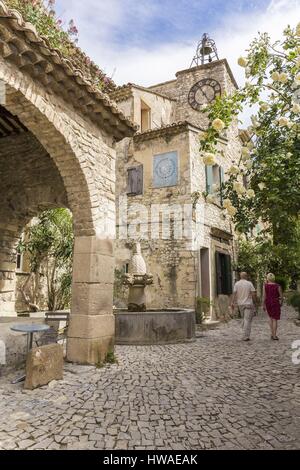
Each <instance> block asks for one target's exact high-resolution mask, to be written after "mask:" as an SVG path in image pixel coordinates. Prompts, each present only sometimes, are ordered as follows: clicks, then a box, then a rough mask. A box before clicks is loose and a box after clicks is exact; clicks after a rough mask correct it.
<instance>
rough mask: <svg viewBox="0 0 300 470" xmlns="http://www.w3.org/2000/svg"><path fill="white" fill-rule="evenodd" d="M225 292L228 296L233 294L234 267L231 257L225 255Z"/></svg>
mask: <svg viewBox="0 0 300 470" xmlns="http://www.w3.org/2000/svg"><path fill="white" fill-rule="evenodd" d="M224 284H225V292H224V294H226V295H231V294H232V267H231V256H230V255H225V283H224Z"/></svg>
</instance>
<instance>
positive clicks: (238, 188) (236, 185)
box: [233, 181, 246, 194]
mask: <svg viewBox="0 0 300 470" xmlns="http://www.w3.org/2000/svg"><path fill="white" fill-rule="evenodd" d="M233 189H234V191H236V192H237V193H238V194H245V192H246V188H245V187H244V186H243V185H242V183H239V182H238V181H236V182H235V183H233Z"/></svg>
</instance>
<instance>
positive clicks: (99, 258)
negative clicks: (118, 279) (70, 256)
mask: <svg viewBox="0 0 300 470" xmlns="http://www.w3.org/2000/svg"><path fill="white" fill-rule="evenodd" d="M113 280H114V258H113V256H109V255H108V256H106V255H99V254H92V255H91V254H88V253H87V254H85V253H75V256H74V263H73V281H74V282H90V283H107V284H110V283H111V284H112V283H113Z"/></svg>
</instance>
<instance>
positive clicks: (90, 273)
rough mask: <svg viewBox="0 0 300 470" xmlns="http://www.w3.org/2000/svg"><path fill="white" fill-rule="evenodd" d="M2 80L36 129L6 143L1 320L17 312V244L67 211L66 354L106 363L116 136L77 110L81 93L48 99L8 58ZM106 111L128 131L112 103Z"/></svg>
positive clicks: (0, 168) (13, 104)
mask: <svg viewBox="0 0 300 470" xmlns="http://www.w3.org/2000/svg"><path fill="white" fill-rule="evenodd" d="M61 73H62V72H61ZM0 79H1V80H3V81H4V82H5V84H6V97H5V98H6V102H5V108H6V110H7V111H9V112H10V113H12V114H13V115H15V116H17V117H18V119H19V120H20V121H21V123H22V124H23V126H25V127H26V128H27V129H28V131H29V132H28V133H24V135H22V136H20V137H18V136H17V137H16V136H14V139H13V140H12V141H11V142H9V143H8V141H6V142H4V140H2V152H1V157H0V158H1V159H2V163H3V165H0V172H1V173H2V174H1V178H0V179H1V188H0V195H1V198H0V201H2V205H1V203H0V211H1V226H0V252H1V254H0V310H1V312H0V314H1V315H3V314H4V315H6V314H7V313H13V312H14V301H15V299H14V289H12V287H13V286H14V283H15V271H14V270H15V262H16V245H17V242H18V239H19V237H20V234H21V231H22V229H23V228H24V226H25V224H26V223H27V222H28V221H29V219H30V218H31V217H32V216H35V215H37V214H38V213H39V212H40V211H41V210H43V209H46V208H49V207H57V206H62V205H63V206H67V207H68V208H69V209H70V210H71V211H72V213H73V220H74V232H75V249H74V268H73V290H72V291H73V295H72V312H71V313H72V315H71V319H70V328H69V339H68V344H67V355H68V359H69V360H70V361H73V362H81V363H98V362H101V361H103V360H104V358H105V355H106V353H107V351H108V350H111V349H112V348H113V342H114V317H113V314H112V284H113V266H114V258H113V250H112V241H111V239H112V238H113V236H114V233H115V194H114V193H115V149H114V135H113V133H111V134H110V133H109V132H108V131H106V130H105V131H104V130H103V129H102V127H101V126H99V125H97V124H95V122H93V121H92V120H90V119H89V117H88V113H85V114H81V113H80V111H79V112H78V103H75V101H76V100H77V97H76V96H75V95H74V94H73V95H71V94H70V95H69V97H70V99H69V101H66V100H64V99H63V98H62V97H61V95H60V94H59V93H57V94H56V93H55V92H53V90H52V91H51V93H49V90H48V87H46V86H44V84H43V82H41V81H38V80H36V81H35V80H34V79H33V78H32V77H30V76H29V75H27V74H26V73H25V74H24V72H23V71H20V70H19V68H18V67H17V66H16V65H15V64H13V63H11V62H8V61H6V60H5V59H3V58H2V57H0ZM73 86H77V85H76V84H75V82H74V83H73ZM81 93H82V91H81ZM71 96H73V99H72V98H71ZM74 96H75V98H74ZM75 104H77V109H76V107H75ZM100 109H102V108H100ZM105 113H106V116H107V118H109V119H111V118H112V119H114V122H115V125H116V129H117V127H118V124H120V128H122V125H123V124H122V123H121V118H118V117H116V115H113V113H112V112H111V110H110V108H109V104H108V105H106V110H105ZM112 116H113V117H112ZM101 122H103V121H101ZM103 127H104V125H103ZM116 135H118V133H117V132H116ZM19 139H20V140H19ZM21 139H23V140H22V142H21ZM18 145H19V147H18Z"/></svg>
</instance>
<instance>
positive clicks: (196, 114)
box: [175, 34, 237, 128]
mask: <svg viewBox="0 0 300 470" xmlns="http://www.w3.org/2000/svg"><path fill="white" fill-rule="evenodd" d="M176 77H177V80H176V89H177V96H176V100H177V105H176V113H175V119H176V121H189V122H191V123H193V124H195V125H197V126H198V127H202V128H205V127H207V123H208V119H207V116H206V114H205V107H206V105H208V104H211V103H212V102H213V101H214V100H215V99H216V98H217V97H218V96H221V95H222V94H223V93H227V94H231V93H232V92H233V91H234V89H235V88H237V84H236V81H235V79H234V77H233V75H232V72H231V70H230V68H229V65H228V62H227V60H226V59H223V60H219V57H218V51H217V48H216V45H215V42H214V41H213V40H212V39H210V38H209V36H208V35H207V34H204V35H203V37H202V40H201V41H200V42H199V44H198V46H197V50H196V55H195V57H194V58H193V61H192V63H191V67H190V68H189V69H186V70H182V71H180V72H177V74H176Z"/></svg>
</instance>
